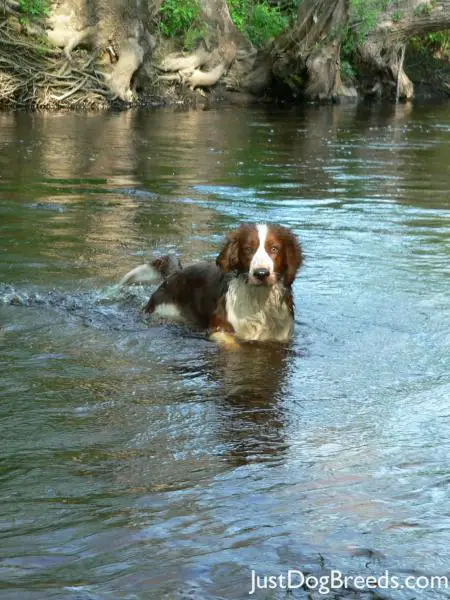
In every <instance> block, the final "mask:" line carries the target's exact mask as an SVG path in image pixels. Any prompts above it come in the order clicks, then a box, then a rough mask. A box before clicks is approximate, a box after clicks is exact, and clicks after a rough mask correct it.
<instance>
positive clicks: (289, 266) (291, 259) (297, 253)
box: [283, 228, 303, 287]
mask: <svg viewBox="0 0 450 600" xmlns="http://www.w3.org/2000/svg"><path fill="white" fill-rule="evenodd" d="M283 229H284V228H283ZM283 242H284V253H285V261H284V262H285V265H286V267H285V269H284V273H283V283H284V285H285V286H286V287H290V286H291V285H292V284H293V282H294V279H295V276H296V275H297V271H298V270H299V269H300V267H301V266H302V264H303V251H302V247H301V245H300V242H299V241H298V239H297V238H296V237H295V235H294V234H293V233H291V232H290V231H289V230H287V229H286V230H285V235H284V236H283Z"/></svg>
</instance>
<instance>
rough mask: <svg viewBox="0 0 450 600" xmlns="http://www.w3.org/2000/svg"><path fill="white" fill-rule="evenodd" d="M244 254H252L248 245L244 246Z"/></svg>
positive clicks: (251, 249)
mask: <svg viewBox="0 0 450 600" xmlns="http://www.w3.org/2000/svg"><path fill="white" fill-rule="evenodd" d="M244 252H246V253H247V254H251V253H252V252H253V248H252V247H251V246H249V245H248V244H246V245H245V246H244Z"/></svg>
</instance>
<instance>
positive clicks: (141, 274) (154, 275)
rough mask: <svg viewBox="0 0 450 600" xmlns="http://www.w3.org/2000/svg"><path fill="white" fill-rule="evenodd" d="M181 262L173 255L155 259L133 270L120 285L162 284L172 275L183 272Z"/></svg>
mask: <svg viewBox="0 0 450 600" xmlns="http://www.w3.org/2000/svg"><path fill="white" fill-rule="evenodd" d="M181 268H182V267H181V263H180V260H179V259H178V258H177V257H176V256H173V255H169V254H168V255H166V256H161V257H159V258H155V259H154V260H152V262H151V263H144V264H143V265H139V266H137V267H134V269H131V271H129V272H128V273H127V274H126V275H124V276H123V277H122V279H121V280H120V282H119V285H120V286H122V285H130V284H131V283H160V282H161V281H163V280H164V279H166V278H167V277H169V275H172V273H175V272H176V271H180V270H181Z"/></svg>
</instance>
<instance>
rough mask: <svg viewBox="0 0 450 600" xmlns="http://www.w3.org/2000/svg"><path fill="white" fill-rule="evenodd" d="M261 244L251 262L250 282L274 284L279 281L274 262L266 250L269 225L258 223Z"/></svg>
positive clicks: (257, 228) (257, 229) (253, 283)
mask: <svg viewBox="0 0 450 600" xmlns="http://www.w3.org/2000/svg"><path fill="white" fill-rule="evenodd" d="M256 231H257V233H258V240H259V245H258V248H257V250H256V252H255V254H254V255H253V258H252V260H251V262H250V268H249V272H248V282H249V283H250V284H252V285H273V284H274V283H276V281H277V276H276V273H275V268H274V266H275V265H274V262H273V260H272V258H271V257H270V256H269V254H268V252H267V250H266V242H267V234H268V231H269V228H268V227H267V225H256Z"/></svg>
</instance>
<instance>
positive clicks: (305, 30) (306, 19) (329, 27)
mask: <svg viewBox="0 0 450 600" xmlns="http://www.w3.org/2000/svg"><path fill="white" fill-rule="evenodd" d="M347 17H348V0H304V2H302V3H301V4H300V7H299V10H298V15H297V20H296V23H295V25H294V27H293V28H292V29H290V30H288V31H286V32H285V33H284V34H282V35H281V36H280V37H279V38H278V39H277V40H276V42H275V44H274V48H273V51H272V57H273V73H274V76H275V78H276V79H277V80H278V83H279V84H281V86H285V87H286V86H287V88H288V89H290V90H291V92H292V95H293V96H294V97H295V96H299V95H300V96H306V98H308V99H312V100H333V99H335V98H336V97H337V96H338V95H339V94H340V92H341V79H340V59H339V56H340V48H341V34H342V31H343V29H344V27H345V25H346V23H347Z"/></svg>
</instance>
